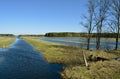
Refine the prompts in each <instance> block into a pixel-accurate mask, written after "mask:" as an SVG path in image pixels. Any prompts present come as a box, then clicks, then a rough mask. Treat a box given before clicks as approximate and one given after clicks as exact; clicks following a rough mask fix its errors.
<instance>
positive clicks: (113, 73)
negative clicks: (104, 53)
mask: <svg viewBox="0 0 120 79" xmlns="http://www.w3.org/2000/svg"><path fill="white" fill-rule="evenodd" d="M119 66H120V61H104V62H102V61H99V62H96V63H90V66H89V69H88V68H86V67H84V66H70V67H66V68H65V70H64V71H63V72H62V73H61V74H62V77H63V78H64V79H120V67H119Z"/></svg>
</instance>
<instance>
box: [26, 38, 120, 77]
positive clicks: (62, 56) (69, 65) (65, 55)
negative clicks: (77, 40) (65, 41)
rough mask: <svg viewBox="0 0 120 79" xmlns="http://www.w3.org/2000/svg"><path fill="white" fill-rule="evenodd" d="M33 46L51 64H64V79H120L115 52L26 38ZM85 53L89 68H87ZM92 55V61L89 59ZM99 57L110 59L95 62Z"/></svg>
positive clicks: (119, 64)
mask: <svg viewBox="0 0 120 79" xmlns="http://www.w3.org/2000/svg"><path fill="white" fill-rule="evenodd" d="M24 39H25V40H26V41H27V42H28V43H30V44H32V45H33V46H34V47H35V49H36V50H40V51H42V55H43V56H44V57H45V59H46V60H47V61H48V62H49V63H58V64H64V65H65V68H64V70H63V72H62V73H61V75H62V77H63V78H64V79H120V67H119V66H120V61H113V60H111V59H112V58H116V57H118V54H117V53H119V52H118V51H115V52H117V53H114V51H109V52H108V51H103V50H93V51H88V50H85V49H83V48H77V47H73V46H64V45H61V44H56V43H50V42H44V41H41V40H38V39H35V38H24ZM82 51H84V53H85V55H86V59H87V61H88V64H89V66H88V67H85V64H84V60H83V54H82ZM91 55H92V60H93V61H90V59H89V57H90V56H91ZM97 57H101V58H105V59H108V60H107V61H96V62H95V61H94V60H96V58H97Z"/></svg>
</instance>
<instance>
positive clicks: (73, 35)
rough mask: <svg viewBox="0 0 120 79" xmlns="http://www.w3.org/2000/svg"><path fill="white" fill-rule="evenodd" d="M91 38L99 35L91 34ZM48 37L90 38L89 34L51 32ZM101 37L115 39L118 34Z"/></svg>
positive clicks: (102, 35)
mask: <svg viewBox="0 0 120 79" xmlns="http://www.w3.org/2000/svg"><path fill="white" fill-rule="evenodd" d="M89 35H90V37H93V38H95V37H97V33H91V34H89ZM45 36H46V37H88V33H75V32H59V33H58V32H51V33H46V34H45ZM101 37H105V38H115V37H116V33H101ZM119 37H120V35H119Z"/></svg>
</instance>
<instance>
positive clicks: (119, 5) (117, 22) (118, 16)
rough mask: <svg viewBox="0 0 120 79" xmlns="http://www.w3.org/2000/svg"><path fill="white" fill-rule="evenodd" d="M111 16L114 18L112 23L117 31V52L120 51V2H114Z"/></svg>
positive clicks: (115, 0) (118, 0)
mask: <svg viewBox="0 0 120 79" xmlns="http://www.w3.org/2000/svg"><path fill="white" fill-rule="evenodd" d="M111 14H112V16H113V18H112V19H113V20H112V23H113V24H114V28H115V29H116V33H115V34H116V45H115V50H117V49H118V40H119V32H120V0H112V10H111Z"/></svg>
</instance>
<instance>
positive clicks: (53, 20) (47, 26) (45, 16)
mask: <svg viewBox="0 0 120 79" xmlns="http://www.w3.org/2000/svg"><path fill="white" fill-rule="evenodd" d="M86 3H87V0H0V33H12V34H16V35H18V34H45V33H47V32H82V31H84V28H82V27H80V24H79V22H80V21H81V20H82V19H81V16H82V14H84V13H85V11H86V10H85V5H86Z"/></svg>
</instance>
